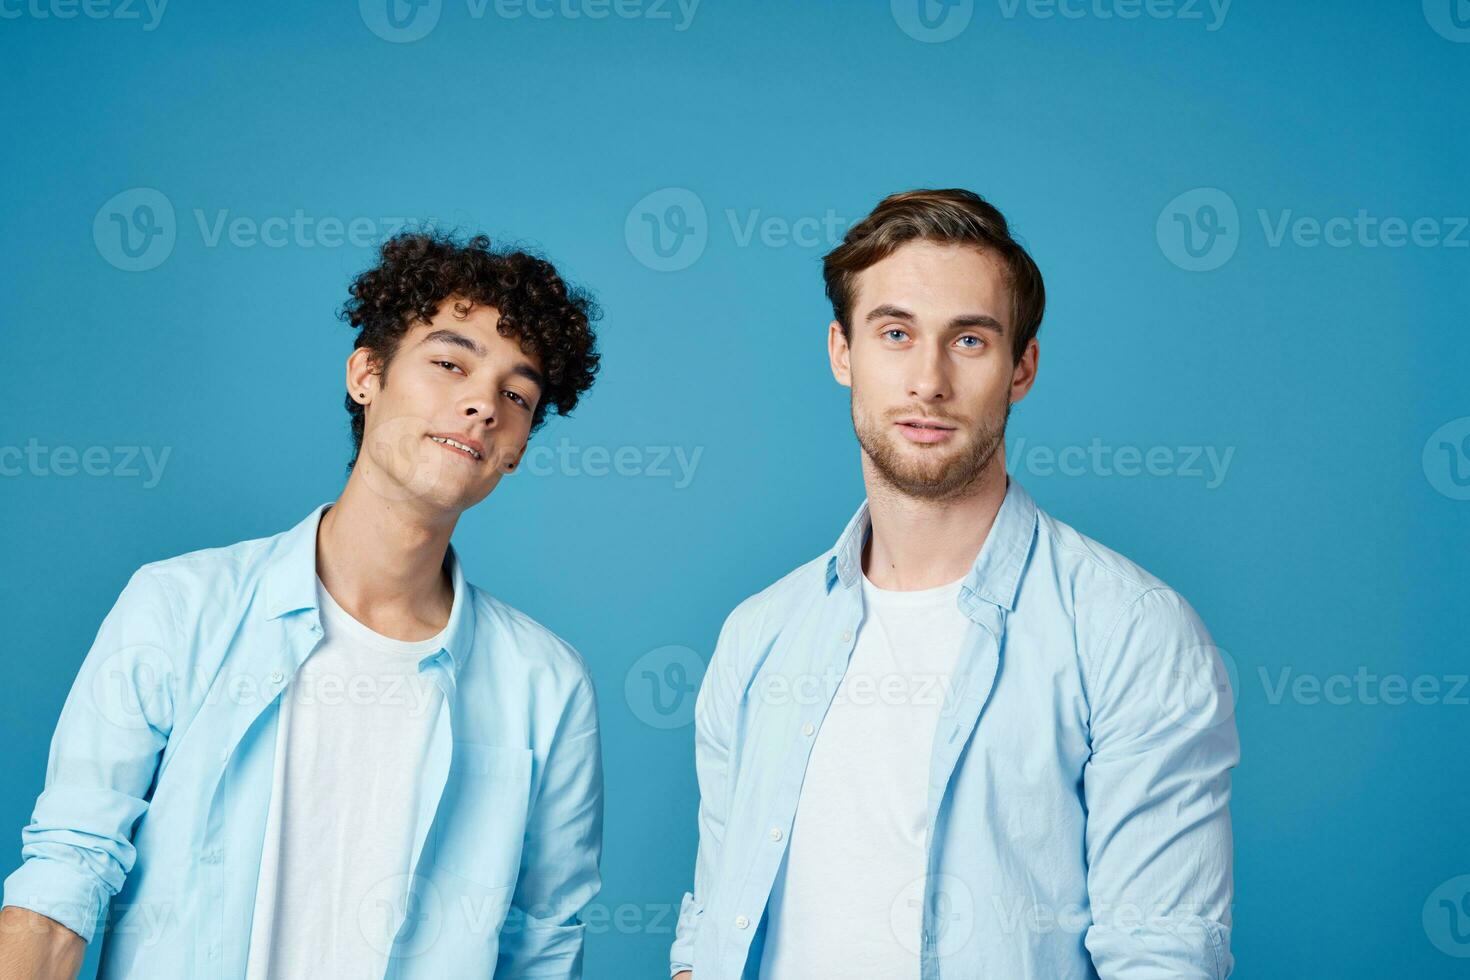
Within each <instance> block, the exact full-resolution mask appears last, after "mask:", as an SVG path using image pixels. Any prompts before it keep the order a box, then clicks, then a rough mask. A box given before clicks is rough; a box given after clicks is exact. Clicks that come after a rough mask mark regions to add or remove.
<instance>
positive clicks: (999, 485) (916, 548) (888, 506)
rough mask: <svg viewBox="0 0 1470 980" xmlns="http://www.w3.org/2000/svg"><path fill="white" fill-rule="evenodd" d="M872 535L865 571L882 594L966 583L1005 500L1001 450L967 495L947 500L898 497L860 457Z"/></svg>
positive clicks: (896, 492)
mask: <svg viewBox="0 0 1470 980" xmlns="http://www.w3.org/2000/svg"><path fill="white" fill-rule="evenodd" d="M863 483H864V485H865V486H866V488H867V491H868V515H869V517H870V518H871V520H872V523H873V531H872V535H871V536H870V537H869V538H868V543H867V547H866V548H865V549H864V551H863V571H864V573H865V574H866V575H867V576H868V581H870V582H872V583H873V584H874V585H876V586H878V588H880V589H895V590H900V591H912V590H916V589H932V588H935V587H937V586H940V585H946V584H948V583H950V582H953V581H956V580H957V579H961V578H964V576H965V574H966V573H967V572H969V570H970V568H971V566H973V565H974V564H975V556H976V555H978V554H979V553H980V548H981V547H982V546H983V545H984V544H985V538H986V536H987V535H989V533H990V528H991V525H993V524H994V523H995V515H996V514H997V513H999V512H1000V505H1001V503H1002V501H1004V500H1005V496H1006V470H1005V446H1004V445H1001V446H999V447H997V448H996V451H995V455H994V456H992V457H991V459H990V462H989V463H987V464H986V466H985V469H984V470H982V471H981V472H980V475H979V477H977V478H976V480H975V482H974V483H973V484H971V485H970V486H969V487H968V488H966V490H965V491H964V492H963V493H962V494H959V495H957V496H955V497H953V498H949V499H945V500H925V499H922V498H919V497H913V496H910V495H908V494H904V493H900V492H899V491H898V490H896V489H894V488H893V486H892V485H891V484H889V483H888V482H887V481H886V480H884V479H883V478H882V476H881V475H880V474H878V473H877V472H876V471H875V470H874V469H873V466H872V464H871V463H870V462H869V461H868V458H867V456H866V455H865V456H864V457H863Z"/></svg>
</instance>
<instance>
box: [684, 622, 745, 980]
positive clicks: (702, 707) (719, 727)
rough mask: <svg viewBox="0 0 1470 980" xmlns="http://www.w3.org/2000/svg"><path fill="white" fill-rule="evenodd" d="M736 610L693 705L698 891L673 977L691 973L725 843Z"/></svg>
mask: <svg viewBox="0 0 1470 980" xmlns="http://www.w3.org/2000/svg"><path fill="white" fill-rule="evenodd" d="M741 612H742V610H741V609H740V608H737V609H736V610H735V611H734V612H732V613H731V614H730V615H729V617H727V618H726V620H725V624H724V626H723V627H721V629H720V637H719V639H718V641H716V643H715V652H714V654H713V655H712V656H711V657H710V662H709V667H708V669H706V670H705V673H704V679H703V680H702V681H701V682H700V685H699V695H698V697H696V699H695V702H694V768H695V773H696V776H697V778H698V781H699V847H698V851H697V853H696V855H695V859H694V891H693V892H685V893H684V897H683V899H682V901H681V902H680V905H679V921H678V924H677V925H676V927H675V936H674V943H673V945H672V947H670V950H669V974H670V976H672V975H674V974H677V973H679V972H681V971H683V970H690V969H693V964H694V940H695V936H696V934H697V933H698V931H699V928H700V923H701V921H702V919H703V916H704V910H705V903H706V902H708V901H709V896H710V893H711V890H712V889H713V887H714V878H715V873H716V869H717V868H718V867H719V863H720V852H721V849H722V847H723V845H724V839H725V820H726V817H727V816H728V813H727V809H728V806H729V793H730V785H729V784H730V770H729V763H730V739H731V732H732V731H733V728H734V719H735V707H736V701H737V691H736V687H737V686H738V685H737V683H736V668H735V662H736V660H737V659H738V653H739V647H740V636H741V631H740V628H739V625H738V620H739V617H740V615H741Z"/></svg>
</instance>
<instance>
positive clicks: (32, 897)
mask: <svg viewBox="0 0 1470 980" xmlns="http://www.w3.org/2000/svg"><path fill="white" fill-rule="evenodd" d="M107 901H108V895H107V893H106V891H105V890H104V889H103V887H102V884H101V882H99V881H97V880H96V879H94V878H92V877H91V876H90V875H87V874H84V873H82V872H80V871H77V870H76V869H75V868H73V867H71V866H70V865H68V864H65V863H64V862H61V861H56V860H53V859H50V858H39V857H33V858H29V859H27V860H26V861H25V862H24V863H23V864H22V865H21V866H20V867H19V868H16V869H15V871H13V872H12V873H11V875H10V877H9V878H6V879H5V900H4V904H6V905H14V906H17V907H18V908H23V909H30V910H31V911H32V912H35V913H37V914H39V915H44V916H45V917H46V918H48V919H51V920H52V921H53V922H59V923H61V924H62V925H64V926H66V927H67V928H68V929H70V930H71V931H72V932H74V933H76V934H77V935H78V936H81V937H82V940H83V941H84V942H88V943H90V942H91V941H92V934H93V932H94V931H95V930H96V928H97V918H98V916H99V915H101V914H102V909H103V908H104V907H106V905H107Z"/></svg>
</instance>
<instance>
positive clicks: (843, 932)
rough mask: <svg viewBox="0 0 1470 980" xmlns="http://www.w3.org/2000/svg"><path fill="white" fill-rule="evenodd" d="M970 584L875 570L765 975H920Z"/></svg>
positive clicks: (788, 867)
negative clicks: (905, 587) (941, 774)
mask: <svg viewBox="0 0 1470 980" xmlns="http://www.w3.org/2000/svg"><path fill="white" fill-rule="evenodd" d="M961 581H963V580H956V581H954V582H951V583H950V584H948V585H942V586H939V587H938V588H934V589H922V590H919V591H914V592H895V591H891V590H888V589H880V588H878V587H877V586H875V585H873V584H872V583H871V582H869V581H868V579H867V576H866V575H864V576H863V583H862V588H863V600H864V603H865V606H866V614H865V616H864V618H863V625H862V627H861V628H860V629H859V631H858V636H857V641H856V643H855V644H854V646H853V651H852V657H851V659H850V660H849V661H848V667H847V672H846V673H845V674H844V675H843V677H842V682H841V684H840V685H839V686H838V689H837V694H836V696H835V697H834V698H833V701H832V706H831V707H830V708H829V709H828V711H827V715H826V718H825V719H824V720H823V721H822V727H821V729H820V730H819V731H818V732H817V736H816V741H815V743H814V744H813V745H812V753H811V758H810V759H809V760H808V762H807V769H806V777H805V779H804V781H803V782H802V786H801V799H800V801H799V802H798V804H797V808H796V818H795V821H794V823H793V825H792V828H791V840H790V843H789V844H788V847H787V851H786V857H785V860H784V861H783V862H782V865H781V870H780V872H779V873H778V874H777V876H776V881H775V884H774V886H773V887H772V890H771V899H770V905H769V909H768V913H769V917H770V919H769V922H768V924H767V927H766V943H765V952H764V955H763V956H762V957H761V971H760V976H761V980H806V978H810V977H842V978H843V980H904V978H914V980H917V978H918V976H919V933H920V922H921V918H922V916H921V913H922V909H921V904H922V902H923V895H924V874H925V864H926V855H927V846H926V845H927V842H926V841H925V839H924V838H925V834H926V832H927V829H928V815H927V805H928V785H929V757H930V753H931V751H932V747H933V742H934V731H935V727H936V726H937V724H938V721H939V714H940V711H941V710H942V709H943V707H944V703H945V697H946V695H947V693H948V691H949V689H950V687H951V682H950V681H951V675H952V672H953V669H954V665H955V661H956V659H957V657H958V656H959V652H960V647H961V645H962V644H963V642H964V637H965V632H966V630H967V629H968V628H969V625H970V621H969V619H967V618H966V617H965V616H964V614H963V613H961V612H960V611H959V609H958V607H957V606H956V600H957V598H958V595H959V588H960V582H961Z"/></svg>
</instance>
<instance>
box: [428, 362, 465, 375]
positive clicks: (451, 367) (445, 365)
mask: <svg viewBox="0 0 1470 980" xmlns="http://www.w3.org/2000/svg"><path fill="white" fill-rule="evenodd" d="M434 363H435V364H437V365H439V366H440V367H442V368H445V369H446V370H449V371H459V373H460V374H464V371H462V370H460V367H459V365H458V364H455V363H454V362H453V361H435V362H434Z"/></svg>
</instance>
